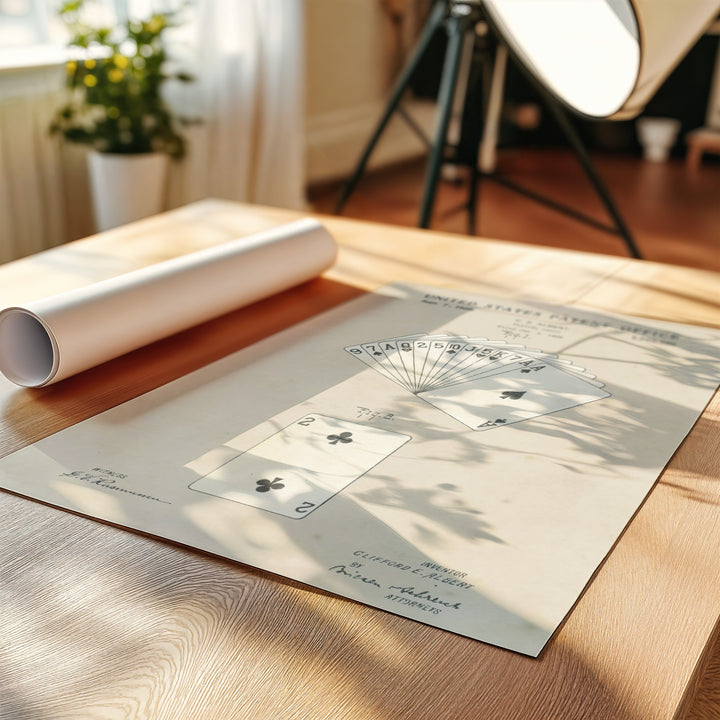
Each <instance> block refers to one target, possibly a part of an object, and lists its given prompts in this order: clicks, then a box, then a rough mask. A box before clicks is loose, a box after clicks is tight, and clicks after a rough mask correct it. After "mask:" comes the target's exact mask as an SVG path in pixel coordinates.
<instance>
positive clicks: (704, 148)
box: [685, 127, 720, 171]
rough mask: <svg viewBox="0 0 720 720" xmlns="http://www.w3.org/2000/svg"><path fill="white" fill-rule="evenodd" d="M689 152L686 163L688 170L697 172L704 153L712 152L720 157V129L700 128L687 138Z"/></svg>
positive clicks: (690, 133)
mask: <svg viewBox="0 0 720 720" xmlns="http://www.w3.org/2000/svg"><path fill="white" fill-rule="evenodd" d="M685 141H686V142H687V146H688V151H687V157H686V159H685V162H686V164H687V167H688V169H690V170H693V171H695V170H697V169H698V168H699V167H700V163H701V162H702V156H703V153H706V152H711V153H717V154H718V155H720V128H718V129H713V128H707V127H705V128H699V129H698V130H693V131H692V132H689V133H688V134H687V135H686V136H685Z"/></svg>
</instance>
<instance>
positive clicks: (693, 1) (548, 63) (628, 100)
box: [484, 0, 720, 119]
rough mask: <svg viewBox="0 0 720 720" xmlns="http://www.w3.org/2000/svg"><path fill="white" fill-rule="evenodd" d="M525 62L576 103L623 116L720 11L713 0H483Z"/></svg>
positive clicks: (635, 109)
mask: <svg viewBox="0 0 720 720" xmlns="http://www.w3.org/2000/svg"><path fill="white" fill-rule="evenodd" d="M484 5H485V8H486V9H487V12H488V15H489V18H490V20H491V21H492V22H493V23H494V25H495V26H496V27H497V29H498V31H499V33H500V36H501V37H502V38H503V40H504V41H505V42H506V43H507V44H508V46H509V47H510V49H511V50H512V51H513V52H514V53H515V55H516V56H517V57H518V59H519V60H520V61H521V62H522V63H523V64H524V65H525V66H526V67H527V69H528V70H529V71H530V72H531V73H532V74H533V75H534V76H535V77H536V78H537V79H538V80H539V81H540V82H541V83H542V84H543V85H544V86H545V87H546V88H547V89H548V90H550V91H551V92H552V93H553V94H554V95H555V96H556V97H557V98H559V99H560V100H562V101H563V102H564V103H565V104H566V105H568V106H569V107H570V108H571V109H572V110H574V111H576V112H578V113H580V114H583V115H587V116H589V117H594V118H613V119H625V118H632V117H635V116H636V115H637V114H638V113H640V112H641V111H642V109H643V108H644V107H645V105H646V103H647V102H648V100H650V98H651V97H652V95H653V94H654V93H655V91H656V90H657V88H658V87H659V86H660V84H661V83H662V82H663V80H664V79H665V78H666V77H667V75H668V74H669V73H670V72H671V70H672V69H673V68H674V67H675V65H677V63H678V62H679V61H680V60H681V59H682V58H683V57H684V55H685V54H686V53H687V52H688V50H689V49H690V48H691V47H692V45H693V44H694V43H695V41H696V40H697V38H698V37H699V36H700V35H701V34H702V32H703V30H704V29H705V28H706V27H707V26H708V25H709V24H710V23H711V22H712V21H713V20H714V18H715V17H716V16H717V14H718V11H720V3H719V2H717V1H716V0H682V1H679V0H632V1H631V0H485V3H484Z"/></svg>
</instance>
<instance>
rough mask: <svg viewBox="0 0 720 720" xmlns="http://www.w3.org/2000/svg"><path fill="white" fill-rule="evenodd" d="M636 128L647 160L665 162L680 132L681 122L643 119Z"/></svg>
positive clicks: (669, 119) (653, 118)
mask: <svg viewBox="0 0 720 720" xmlns="http://www.w3.org/2000/svg"><path fill="white" fill-rule="evenodd" d="M636 127H637V134H638V139H639V140H640V144H641V145H642V146H643V156H644V157H645V159H646V160H650V161H651V162H665V161H666V160H667V159H668V158H669V157H670V150H671V149H672V146H673V145H674V144H675V141H676V140H677V136H678V133H679V132H680V121H679V120H676V119H675V118H661V117H641V118H639V119H638V120H637V122H636Z"/></svg>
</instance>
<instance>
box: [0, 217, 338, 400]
mask: <svg viewBox="0 0 720 720" xmlns="http://www.w3.org/2000/svg"><path fill="white" fill-rule="evenodd" d="M336 254H337V247H336V244H335V241H334V240H333V238H332V236H331V235H330V233H329V232H328V231H327V230H326V229H325V228H324V227H323V226H322V225H321V224H320V223H319V222H317V221H316V220H313V219H311V218H306V219H303V220H299V221H297V222H293V223H289V224H287V225H283V226H281V227H278V228H275V229H273V230H269V231H266V232H261V233H257V234H255V235H251V236H248V237H244V238H239V239H237V240H233V241H231V242H228V243H224V244H222V245H217V246H215V247H211V248H206V249H204V250H200V251H198V252H194V253H190V254H188V255H184V256H182V257H178V258H173V259H172V260H167V261H165V262H161V263H157V264H156V265H151V266H149V267H145V268H141V269H139V270H135V271H133V272H130V273H126V274H125V275H120V276H118V277H114V278H110V279H108V280H101V281H100V282H97V283H94V284H92V285H88V286H86V287H82V288H78V289H76V290H68V291H66V292H63V293H59V294H57V295H52V296H50V297H47V298H43V299H40V300H35V301H33V302H29V303H27V304H25V305H24V306H21V307H9V308H5V309H4V310H2V312H0V372H2V373H3V374H4V375H5V376H6V377H7V378H8V379H9V380H11V381H12V382H14V383H16V384H18V385H22V386H25V387H42V386H44V385H50V384H51V383H54V382H58V381H59V380H63V379H64V378H66V377H69V376H70V375H75V374H76V373H79V372H81V371H83V370H87V369H88V368H91V367H94V366H95V365H99V364H100V363H103V362H106V361H107V360H111V359H112V358H115V357H118V356H119V355H123V354H124V353H127V352H130V351H131V350H135V349H137V348H139V347H142V346H143V345H147V344H149V343H151V342H154V341H155V340H159V339H161V338H164V337H167V336H169V335H172V334H174V333H176V332H180V331H182V330H186V329H187V328H189V327H192V326H193V325H198V324H200V323H202V322H206V321H207V320H210V319H212V318H214V317H218V316H219V315H222V314H224V313H227V312H230V311H231V310H235V309H237V308H239V307H242V306H243V305H249V304H250V303H253V302H255V301H257V300H260V299H262V298H265V297H269V296H271V295H274V294H275V293H279V292H282V291H283V290H287V289H288V288H291V287H293V286H295V285H299V284H300V283H302V282H305V281H307V280H310V279H312V278H314V277H316V276H317V275H319V274H320V273H322V272H323V271H324V270H326V269H327V268H329V267H330V266H331V265H332V264H333V262H334V261H335V257H336Z"/></svg>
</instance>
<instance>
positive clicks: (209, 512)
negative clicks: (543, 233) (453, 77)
mask: <svg viewBox="0 0 720 720" xmlns="http://www.w3.org/2000/svg"><path fill="white" fill-rule="evenodd" d="M719 370H720V337H719V334H718V333H717V331H714V330H710V329H706V328H696V327H691V326H686V325H682V326H681V325H675V324H670V323H657V322H650V321H645V320H639V319H637V318H629V317H621V316H617V315H604V314H598V313H594V312H589V311H583V310H579V309H577V308H567V307H554V306H547V305H539V304H532V303H523V302H518V301H512V300H500V299H494V298H488V297H481V296H473V295H468V294H458V295H456V294H454V293H450V292H447V291H440V290H434V289H431V288H417V287H407V286H396V287H390V288H386V289H384V290H382V291H380V292H378V293H373V294H369V295H367V296H364V297H362V298H360V299H358V300H354V301H352V302H349V303H347V304H345V305H343V306H341V307H339V308H336V309H335V310H332V311H330V312H328V313H325V314H323V315H321V316H318V317H317V318H314V319H313V320H310V321H308V322H305V323H302V324H300V325H297V326H295V327H293V328H291V329H290V330H288V331H285V332H283V333H281V334H279V335H276V336H274V337H271V338H269V339H268V340H266V341H263V342H261V343H258V344H257V345H254V346H252V347H250V348H247V349H245V350H243V351H241V352H239V353H236V354H234V355H232V356H229V357H227V358H225V359H223V360H221V361H219V362H217V363H214V364H213V365H210V366H208V367H206V368H203V369H201V370H199V371H197V372H194V373H192V374H190V375H188V376H186V377H184V378H181V379H179V380H176V381H174V382H172V383H170V384H168V385H166V386H164V387H161V388H159V389H157V390H155V391H153V392H151V393H148V394H146V395H144V396H141V397H139V398H136V399H135V400H131V401H129V402H127V403H125V404H123V405H120V406H118V407H116V408H114V409H112V410H109V411H107V412H104V413H102V414H100V415H98V416H96V417H94V418H91V419H89V420H87V421H85V422H82V423H79V424H78V425H75V426H73V427H71V428H69V429H67V430H64V431H62V432H59V433H57V434H56V435H53V436H51V437H49V438H46V439H45V440H42V441H40V442H38V443H37V444H35V445H33V446H31V447H28V448H25V449H23V450H21V451H19V452H16V453H14V454H12V455H10V456H8V457H6V458H4V459H2V460H0V486H2V487H4V488H6V489H9V490H12V491H14V492H18V493H21V494H23V495H26V496H29V497H33V498H37V499H40V500H43V501H45V502H49V503H52V504H54V505H57V506H60V507H63V508H67V509H70V510H73V511H76V512H80V513H84V514H87V515H90V516H92V517H95V518H98V519H101V520H105V521H109V522H113V523H117V524H119V525H122V526H125V527H127V528H130V529H136V530H140V531H143V532H147V533H150V534H153V535H156V536H159V537H162V538H168V539H171V540H174V541H177V542H181V543H183V544H185V545H189V546H192V547H196V548H198V549H201V550H205V551H208V552H211V553H215V554H218V555H222V556H225V557H228V558H231V559H234V560H237V561H239V562H242V563H247V564H249V565H252V566H256V567H259V568H263V569H265V570H268V571H271V572H274V573H278V574H280V575H283V576H287V577H289V578H293V579H295V580H298V581H301V582H304V583H306V584H308V585H311V586H314V587H318V588H322V589H324V590H328V591H331V592H334V593H337V594H339V595H342V596H345V597H348V598H352V599H354V600H357V601H359V602H363V603H366V604H368V605H371V606H373V607H376V608H379V609H382V610H385V611H388V612H392V613H396V614H399V615H402V616H405V617H408V618H411V619H413V620H416V621H418V622H423V623H426V624H429V625H434V626H437V627H439V628H444V629H445V630H448V631H451V632H455V633H458V634H461V635H465V636H469V637H472V638H475V639H477V640H480V641H484V642H488V643H492V644H495V645H498V646H501V647H504V648H508V649H510V650H514V651H517V652H521V653H525V654H528V655H531V656H536V655H538V654H539V652H540V651H541V649H542V648H543V646H544V645H545V643H546V642H547V641H548V639H549V638H550V637H551V635H552V634H553V632H554V631H555V630H556V628H557V627H558V625H559V624H560V623H561V622H562V620H563V618H564V617H565V615H566V614H567V613H568V612H569V611H570V610H571V608H572V606H573V604H574V603H575V602H576V600H577V599H578V597H579V595H580V594H581V593H582V590H583V588H584V587H585V585H586V584H587V583H588V581H589V580H590V578H591V577H592V575H593V573H594V571H595V570H596V569H597V567H598V565H599V564H600V563H601V562H602V560H603V558H604V557H605V555H606V554H607V553H608V552H609V550H610V549H611V547H612V545H613V544H614V542H615V541H616V540H617V538H618V536H619V535H620V533H621V532H622V530H623V528H624V527H625V525H626V524H627V523H628V521H629V520H630V518H631V517H632V515H633V514H634V512H635V511H636V510H637V508H638V506H639V505H640V503H641V502H642V500H643V499H644V497H645V496H646V494H647V493H648V491H649V490H650V489H651V488H652V486H653V484H654V482H655V480H656V479H657V477H658V475H659V474H660V473H661V472H662V469H663V467H664V466H665V465H666V463H667V462H668V460H669V459H670V457H671V456H672V454H673V453H674V452H675V450H676V448H677V447H678V445H679V444H680V443H681V442H682V440H683V438H684V437H685V436H686V434H687V433H688V432H689V430H690V429H691V427H692V425H693V424H694V423H695V421H696V420H697V418H698V417H699V415H700V413H701V412H702V410H703V408H704V407H705V405H706V404H707V402H708V401H709V400H710V398H711V397H712V394H713V393H714V392H715V389H716V387H717V383H718V371H719Z"/></svg>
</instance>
